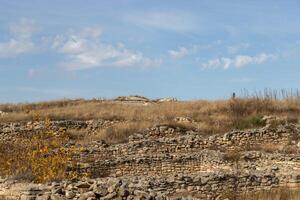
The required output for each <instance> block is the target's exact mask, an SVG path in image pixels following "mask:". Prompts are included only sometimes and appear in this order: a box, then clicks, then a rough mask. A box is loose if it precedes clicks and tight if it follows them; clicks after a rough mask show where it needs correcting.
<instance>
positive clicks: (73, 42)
mask: <svg viewBox="0 0 300 200" xmlns="http://www.w3.org/2000/svg"><path fill="white" fill-rule="evenodd" d="M86 30H88V32H87V31H86ZM97 30H100V29H97ZM101 33H102V32H99V31H96V30H93V29H92V28H89V29H85V30H83V31H82V32H80V33H79V34H73V35H71V36H63V35H61V36H56V37H55V39H54V40H53V44H52V47H53V48H54V49H55V50H56V51H57V52H59V53H62V54H64V55H65V60H64V61H63V62H61V63H60V65H61V66H63V67H64V68H66V69H68V70H80V69H88V68H95V67H102V66H109V67H154V66H158V65H160V63H161V61H160V60H155V59H150V58H147V57H145V56H144V55H143V54H142V53H140V52H134V51H131V50H129V49H127V48H126V47H125V46H124V45H123V44H118V45H116V46H114V45H110V44H105V43H103V42H101V41H100V37H99V36H100V35H101Z"/></svg>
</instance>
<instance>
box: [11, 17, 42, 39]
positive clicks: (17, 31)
mask: <svg viewBox="0 0 300 200" xmlns="http://www.w3.org/2000/svg"><path fill="white" fill-rule="evenodd" d="M36 31H37V28H36V25H35V22H34V21H33V20H31V19H27V18H21V19H20V20H19V21H18V22H17V23H13V24H11V25H10V32H11V33H12V34H14V35H15V37H17V38H23V39H28V38H31V36H32V35H33V33H34V32H36Z"/></svg>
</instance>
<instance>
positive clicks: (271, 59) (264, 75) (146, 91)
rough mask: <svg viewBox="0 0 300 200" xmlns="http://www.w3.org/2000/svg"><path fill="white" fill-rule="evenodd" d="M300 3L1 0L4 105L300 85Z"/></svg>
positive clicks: (204, 95) (207, 94) (222, 93)
mask: <svg viewBox="0 0 300 200" xmlns="http://www.w3.org/2000/svg"><path fill="white" fill-rule="evenodd" d="M299 77H300V1H299V0H289V1H285V0H263V1H259V0H253V1H240V0H226V1H220V0H189V1H182V0H164V1H162V0H109V1H107V0H86V1H81V0H51V1H46V0H26V1H21V0H1V4H0V94H1V95H0V102H25V101H26V102H31V101H42V100H51V99H61V98H79V97H82V98H93V97H106V98H110V97H115V96H119V95H130V94H139V95H144V96H147V97H151V98H156V97H177V98H179V99H199V98H200V99H219V98H227V97H228V96H230V94H231V93H232V92H234V91H235V92H239V91H240V90H241V89H243V88H246V89H248V90H249V91H253V90H261V89H264V88H277V89H280V88H297V87H299V86H300V78H299Z"/></svg>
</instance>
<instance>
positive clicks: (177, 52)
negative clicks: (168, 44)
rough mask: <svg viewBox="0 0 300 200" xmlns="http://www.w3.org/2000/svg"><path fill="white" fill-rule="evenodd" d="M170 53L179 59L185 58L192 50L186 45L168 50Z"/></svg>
mask: <svg viewBox="0 0 300 200" xmlns="http://www.w3.org/2000/svg"><path fill="white" fill-rule="evenodd" d="M168 53H169V55H170V56H171V57H172V58H175V59H178V58H183V57H185V56H186V55H188V54H189V53H190V52H189V50H188V49H187V48H185V47H179V48H178V50H169V51H168Z"/></svg>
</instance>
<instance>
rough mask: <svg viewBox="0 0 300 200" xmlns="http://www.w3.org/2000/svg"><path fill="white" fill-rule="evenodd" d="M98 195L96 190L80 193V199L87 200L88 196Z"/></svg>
mask: <svg viewBox="0 0 300 200" xmlns="http://www.w3.org/2000/svg"><path fill="white" fill-rule="evenodd" d="M95 196H96V195H95V193H94V192H92V191H90V192H86V193H83V194H81V195H80V197H79V200H87V199H88V198H94V197H95Z"/></svg>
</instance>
